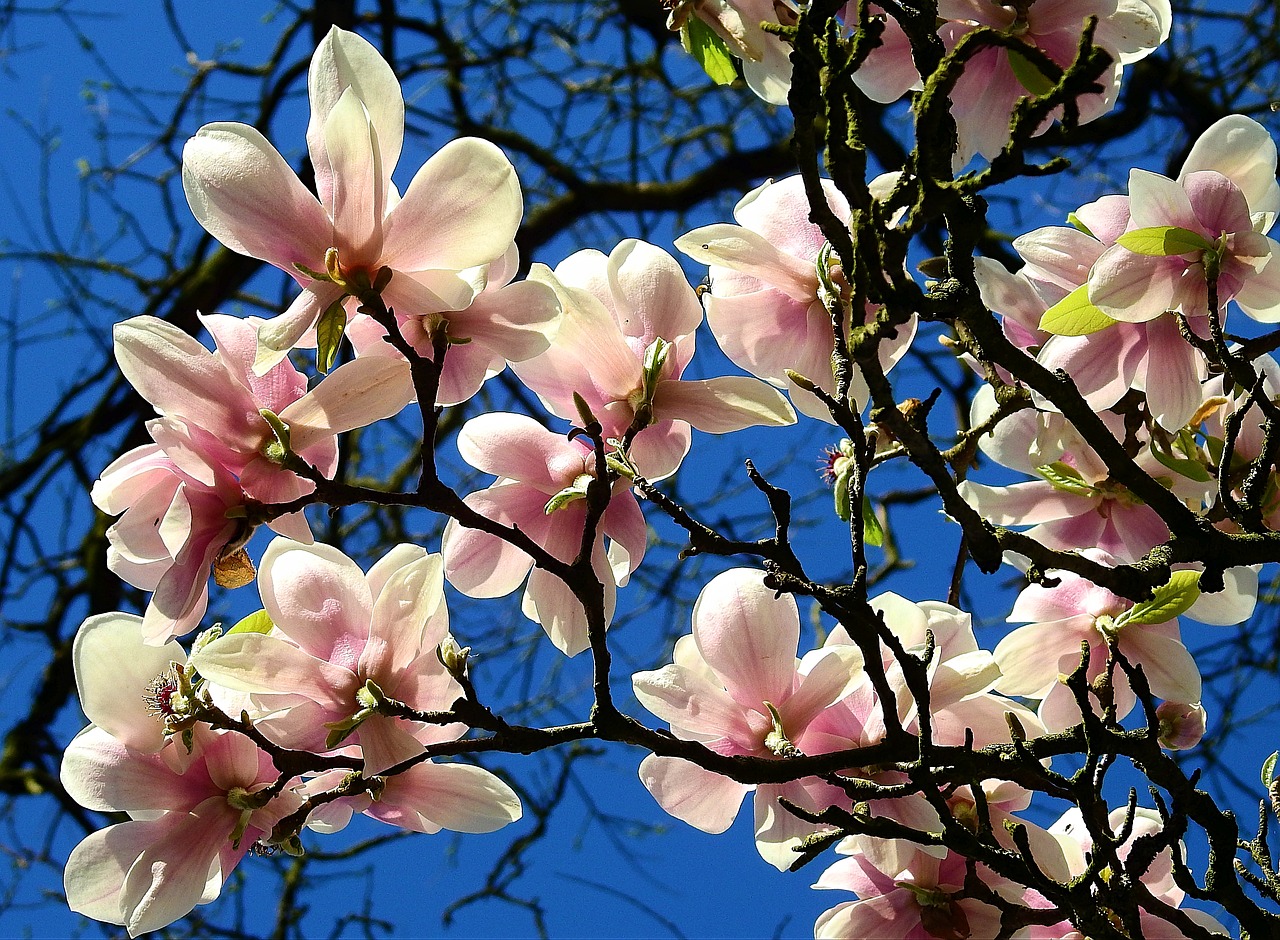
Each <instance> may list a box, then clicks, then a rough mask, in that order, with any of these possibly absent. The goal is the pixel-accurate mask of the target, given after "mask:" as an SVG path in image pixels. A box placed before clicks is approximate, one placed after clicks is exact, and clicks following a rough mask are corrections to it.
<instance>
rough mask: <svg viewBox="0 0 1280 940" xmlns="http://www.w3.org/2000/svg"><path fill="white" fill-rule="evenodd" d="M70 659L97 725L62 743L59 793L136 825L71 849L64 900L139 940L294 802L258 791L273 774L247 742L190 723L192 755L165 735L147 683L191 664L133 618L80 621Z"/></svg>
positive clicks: (220, 875)
mask: <svg viewBox="0 0 1280 940" xmlns="http://www.w3.org/2000/svg"><path fill="white" fill-rule="evenodd" d="M72 658H73V664H74V667H75V674H76V685H77V688H78V689H79V691H80V695H81V702H82V703H83V706H84V710H85V714H86V715H88V717H89V719H90V720H91V721H92V722H93V724H91V725H90V726H89V727H87V728H85V729H84V730H83V731H81V732H80V734H79V735H77V736H76V738H75V739H74V740H73V741H72V742H71V744H70V745H69V746H68V747H67V751H66V754H65V755H64V757H63V762H62V772H61V779H62V783H63V786H65V787H66V790H67V793H68V794H69V795H70V796H71V797H72V799H74V800H75V801H76V802H78V803H80V805H82V806H84V807H86V808H87V809H91V810H95V811H97V812H124V813H128V814H129V815H130V816H132V817H133V819H131V820H130V821H127V822H123V823H117V824H116V825H113V826H108V827H107V828H105V829H102V830H99V831H98V832H94V833H92V834H90V835H89V836H88V837H87V838H86V839H84V841H82V842H81V843H80V844H79V845H78V846H76V848H75V849H74V850H72V852H71V855H70V856H69V857H68V859H67V864H66V868H65V872H64V879H65V886H66V892H67V902H68V904H69V905H70V907H71V909H72V910H73V911H77V912H79V913H82V914H85V915H87V916H89V917H92V918H94V919H95V920H100V921H103V922H105V923H110V924H121V925H123V926H125V927H126V928H127V930H128V932H129V935H130V936H137V935H139V934H142V933H146V932H147V931H150V930H157V929H159V928H161V927H164V926H165V925H167V924H170V923H172V922H173V921H175V920H177V919H178V918H180V917H182V916H184V915H185V914H187V913H188V912H190V911H191V909H192V908H194V907H195V906H196V905H197V904H204V903H207V902H209V901H212V900H213V899H214V898H216V897H217V896H218V893H219V891H220V890H221V887H222V883H223V881H225V880H226V878H227V876H228V875H229V874H230V873H231V870H232V869H233V868H235V866H236V865H237V864H238V863H239V861H240V859H242V858H243V857H244V855H245V854H246V853H247V852H248V851H249V849H250V847H251V846H252V845H253V844H254V843H255V842H257V841H258V840H259V839H261V838H263V837H264V836H266V835H267V834H269V833H270V832H271V829H272V827H273V826H274V825H275V823H276V822H277V821H278V820H279V819H280V818H282V817H283V816H285V815H286V814H288V813H289V812H291V811H293V810H294V809H295V808H296V807H297V806H298V805H299V803H300V800H299V798H298V797H297V795H296V794H293V793H291V792H289V791H284V792H283V793H281V794H279V795H276V796H272V797H269V798H268V797H265V796H262V795H259V794H260V791H262V790H263V789H264V788H265V787H267V786H269V785H270V784H272V783H275V782H276V778H277V776H278V775H277V773H276V771H275V768H274V767H273V765H272V763H271V760H270V758H269V757H268V756H267V755H266V754H265V753H264V752H262V751H259V750H258V748H257V746H256V745H254V744H253V743H252V742H251V741H249V739H247V738H244V737H241V736H240V735H235V734H223V733H220V732H217V731H213V730H210V729H209V727H208V726H207V725H195V726H194V727H193V728H192V729H191V748H190V750H189V751H188V749H187V748H186V747H184V746H182V745H181V744H180V743H179V742H177V741H174V740H168V739H166V738H165V737H164V735H163V733H162V732H163V725H162V721H161V715H160V714H158V713H160V712H163V711H164V710H165V709H166V707H168V706H169V705H170V704H171V703H170V700H169V699H168V698H167V697H166V689H165V687H164V686H162V685H157V684H156V682H155V681H154V680H155V679H156V677H161V678H162V679H163V678H164V677H166V676H168V677H171V676H173V675H174V670H175V669H176V668H182V667H183V666H184V665H185V660H186V657H185V656H184V655H183V652H182V649H181V647H179V646H178V644H177V643H173V642H169V643H166V644H165V645H163V646H148V645H145V644H144V643H143V642H142V624H141V621H140V620H139V619H138V618H137V617H134V616H131V615H129V614H118V613H111V614H102V615H99V616H97V617H91V618H90V619H89V620H86V621H85V622H84V624H83V625H82V626H81V628H80V631H79V633H77V635H76V639H75V644H74V646H73V652H72ZM148 698H149V700H150V704H148Z"/></svg>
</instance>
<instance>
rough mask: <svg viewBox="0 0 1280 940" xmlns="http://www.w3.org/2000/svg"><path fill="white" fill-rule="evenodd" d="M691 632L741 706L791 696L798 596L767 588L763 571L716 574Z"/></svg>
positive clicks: (698, 606)
mask: <svg viewBox="0 0 1280 940" xmlns="http://www.w3.org/2000/svg"><path fill="white" fill-rule="evenodd" d="M693 635H694V637H695V638H696V639H697V642H698V649H699V650H700V651H701V653H702V657H703V659H705V660H706V661H707V664H708V665H709V666H710V667H711V668H712V669H713V670H715V672H716V674H717V675H718V676H720V678H721V679H722V680H724V684H725V688H726V689H728V691H729V694H730V695H731V696H733V699H734V700H735V701H736V702H738V703H739V704H740V705H743V706H745V707H747V708H759V707H761V706H762V705H763V703H764V702H773V703H775V704H776V703H778V702H781V701H782V700H783V699H785V698H786V697H787V696H789V695H790V694H791V687H792V681H793V678H794V676H795V668H796V667H795V661H796V646H797V644H798V643H799V641H800V615H799V613H798V612H797V610H796V602H795V598H794V597H792V596H791V595H790V594H784V595H782V596H781V597H775V596H774V592H773V591H771V590H770V589H768V588H766V587H765V586H764V573H763V572H761V571H755V570H752V569H749V568H734V569H731V570H729V571H726V572H723V573H722V574H719V575H717V576H716V577H715V578H713V579H712V580H711V582H710V583H709V584H708V585H707V586H706V587H705V588H703V589H702V592H701V593H700V594H699V595H698V599H697V601H696V602H695V604H694V607H693Z"/></svg>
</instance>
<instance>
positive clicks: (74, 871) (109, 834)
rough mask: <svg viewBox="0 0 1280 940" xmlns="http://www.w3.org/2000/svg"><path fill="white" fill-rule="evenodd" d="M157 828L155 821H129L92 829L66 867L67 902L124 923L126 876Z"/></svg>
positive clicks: (98, 916) (98, 918)
mask: <svg viewBox="0 0 1280 940" xmlns="http://www.w3.org/2000/svg"><path fill="white" fill-rule="evenodd" d="M154 828H155V823H150V824H144V823H137V822H129V823H123V824H121V825H115V826H108V827H107V828H106V829H99V830H98V831H97V832H91V833H89V835H88V836H87V837H86V838H85V839H84V841H82V842H81V843H80V844H79V845H77V846H76V847H75V848H74V849H72V850H71V854H70V855H69V856H68V857H67V864H66V866H65V867H64V868H63V873H62V878H63V885H64V889H65V891H66V894H67V906H68V907H70V908H71V910H73V911H75V912H76V913H77V914H84V915H85V916H86V917H91V918H93V919H94V920H96V921H101V922H102V923H106V924H120V925H123V924H124V923H125V922H126V915H125V913H124V912H123V910H122V909H121V896H120V895H121V891H122V889H123V887H124V877H125V875H126V874H127V873H128V871H129V867H130V866H131V865H132V864H133V863H134V862H135V861H136V860H137V859H138V857H139V856H141V855H142V853H143V852H144V851H145V850H146V848H147V846H148V845H149V844H150V842H151V839H152V832H153V830H154Z"/></svg>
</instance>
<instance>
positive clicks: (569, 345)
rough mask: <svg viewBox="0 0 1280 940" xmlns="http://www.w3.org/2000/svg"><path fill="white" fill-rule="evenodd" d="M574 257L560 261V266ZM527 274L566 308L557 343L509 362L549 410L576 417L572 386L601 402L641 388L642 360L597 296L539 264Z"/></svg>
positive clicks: (596, 403)
mask: <svg viewBox="0 0 1280 940" xmlns="http://www.w3.org/2000/svg"><path fill="white" fill-rule="evenodd" d="M588 251H589V250H588ZM590 253H591V254H592V255H596V256H599V257H600V259H601V262H600V263H603V257H604V256H603V255H600V253H599V252H590ZM578 254H579V255H580V254H584V252H579V253H578ZM576 257H577V255H574V256H571V257H570V258H568V259H566V260H565V261H563V262H561V267H563V266H565V265H567V264H569V263H570V262H572V261H573V260H574V258H576ZM529 280H531V281H536V282H539V283H543V284H546V285H548V286H549V287H551V288H552V290H554V291H555V292H556V297H557V299H558V300H559V302H560V305H561V307H562V309H563V311H564V314H563V316H562V317H561V320H560V328H559V331H558V332H557V334H556V341H555V343H554V344H553V345H552V346H551V347H550V348H549V349H548V350H547V351H546V352H545V353H543V354H541V355H539V356H535V357H534V358H532V359H526V360H525V361H523V362H517V363H513V364H512V366H511V368H512V370H513V371H514V372H515V373H516V375H517V376H519V378H520V381H521V382H523V383H524V384H525V385H527V386H529V388H530V389H532V390H533V391H534V392H535V393H537V395H538V397H539V398H540V399H542V401H543V403H544V404H546V405H547V407H548V409H549V410H550V411H551V412H552V413H553V414H555V415H556V416H557V417H560V418H565V419H566V420H569V421H576V420H578V415H577V412H576V410H574V408H573V393H574V392H577V393H579V394H580V395H582V396H583V398H585V399H586V400H587V403H588V404H589V405H592V406H593V407H600V406H602V405H604V404H607V403H608V402H611V401H616V400H623V399H626V397H627V396H628V395H629V394H630V393H631V392H632V391H634V390H635V389H637V388H639V386H640V360H639V358H638V357H637V356H636V354H635V353H634V352H633V351H632V350H631V348H630V347H629V346H628V345H627V343H626V341H625V340H624V339H623V336H622V333H621V331H620V330H619V328H618V325H617V323H615V322H614V320H613V317H611V316H610V315H609V311H608V310H607V309H606V308H605V306H604V304H603V303H602V302H601V301H600V300H599V299H598V298H597V297H596V296H594V295H593V294H591V293H589V292H587V291H584V290H582V289H580V288H577V287H573V286H571V285H569V284H565V283H562V282H561V281H560V280H559V279H558V278H557V277H556V275H554V274H553V273H552V272H551V271H550V269H548V268H546V267H545V266H542V265H534V266H533V269H532V270H531V271H530V272H529Z"/></svg>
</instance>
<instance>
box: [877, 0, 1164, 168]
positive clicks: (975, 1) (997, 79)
mask: <svg viewBox="0 0 1280 940" xmlns="http://www.w3.org/2000/svg"><path fill="white" fill-rule="evenodd" d="M938 16H939V17H940V18H941V19H942V20H943V21H944V22H943V23H942V24H941V26H940V27H939V30H938V33H939V35H940V36H941V37H942V41H943V42H944V43H945V45H946V47H947V48H948V49H953V48H955V46H956V44H957V43H959V41H960V40H961V39H962V38H963V37H964V36H965V35H967V34H968V33H971V32H973V31H974V30H975V29H979V28H984V27H985V28H988V29H994V30H997V31H999V32H1003V33H1005V34H1007V35H1010V36H1013V37H1016V38H1017V39H1018V40H1019V41H1021V42H1022V43H1025V44H1026V45H1027V46H1032V47H1035V48H1036V49H1038V50H1039V51H1040V52H1042V53H1043V54H1044V55H1046V56H1048V58H1049V59H1050V60H1052V61H1053V62H1054V63H1056V64H1057V65H1059V66H1060V67H1062V68H1064V69H1065V68H1066V67H1067V66H1069V65H1070V64H1071V63H1072V62H1073V61H1074V60H1075V57H1076V52H1077V50H1078V49H1079V46H1080V38H1081V35H1082V33H1083V31H1084V23H1085V20H1086V19H1088V18H1089V17H1097V22H1098V25H1097V28H1096V29H1095V31H1094V34H1093V42H1094V45H1096V46H1097V47H1098V48H1100V49H1102V50H1103V51H1105V52H1106V53H1107V54H1108V55H1110V56H1111V60H1112V66H1111V68H1110V70H1108V71H1104V72H1103V74H1102V75H1101V77H1100V78H1099V82H1100V83H1101V84H1102V86H1103V91H1102V92H1101V93H1100V94H1089V95H1084V96H1081V97H1080V98H1079V99H1077V107H1078V109H1079V122H1080V123H1081V124H1085V123H1087V122H1089V121H1092V120H1094V119H1096V118H1098V117H1101V116H1102V115H1103V114H1106V113H1107V112H1108V111H1110V110H1111V108H1112V107H1113V106H1114V105H1115V101H1116V96H1117V94H1118V92H1119V89H1120V78H1121V75H1122V73H1123V70H1124V66H1126V65H1130V64H1132V63H1134V62H1137V61H1139V60H1140V59H1144V58H1146V57H1147V56H1148V55H1150V54H1151V53H1152V52H1154V51H1155V49H1156V48H1157V47H1158V46H1160V44H1161V43H1163V42H1164V41H1165V40H1166V39H1168V38H1169V28H1170V26H1171V25H1172V21H1173V15H1172V12H1171V10H1170V7H1169V0H1039V2H1037V3H1027V4H1021V5H1012V4H1007V5H1001V4H999V3H996V2H994V0H942V2H941V3H939V4H938ZM873 62H874V59H869V60H868V67H871V65H872V63H873ZM1050 87H1052V82H1050V81H1049V79H1048V77H1047V76H1045V75H1044V74H1042V73H1041V72H1040V70H1039V69H1038V68H1037V67H1036V66H1035V65H1034V64H1033V63H1032V62H1031V60H1030V59H1029V58H1028V57H1027V56H1024V55H1021V54H1020V53H1018V52H1017V51H1016V49H1012V48H1007V47H1004V46H993V47H988V48H984V49H982V50H980V51H979V52H977V53H976V54H975V55H973V56H972V57H971V58H969V59H968V61H966V62H965V67H964V71H963V73H962V74H961V75H960V78H959V80H958V81H957V82H956V83H955V87H954V88H953V89H952V91H951V94H950V96H949V97H950V99H951V103H952V104H951V113H952V116H954V117H955V120H956V129H957V131H958V133H959V144H960V146H959V150H958V152H957V154H956V163H957V164H958V165H960V166H963V165H964V164H965V163H967V162H968V161H969V159H970V157H972V156H973V155H974V154H975V153H977V154H981V155H982V156H984V157H987V158H988V159H990V158H992V157H994V156H995V155H996V154H998V153H999V152H1000V151H1001V150H1002V149H1003V148H1004V145H1005V144H1006V143H1007V142H1008V140H1009V121H1010V118H1011V117H1012V114H1013V108H1014V105H1015V104H1016V103H1017V101H1018V99H1019V98H1023V97H1026V96H1027V95H1029V94H1042V93H1044V92H1046V91H1048V90H1049V88H1050ZM1047 126H1048V122H1046V124H1045V127H1047Z"/></svg>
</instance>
